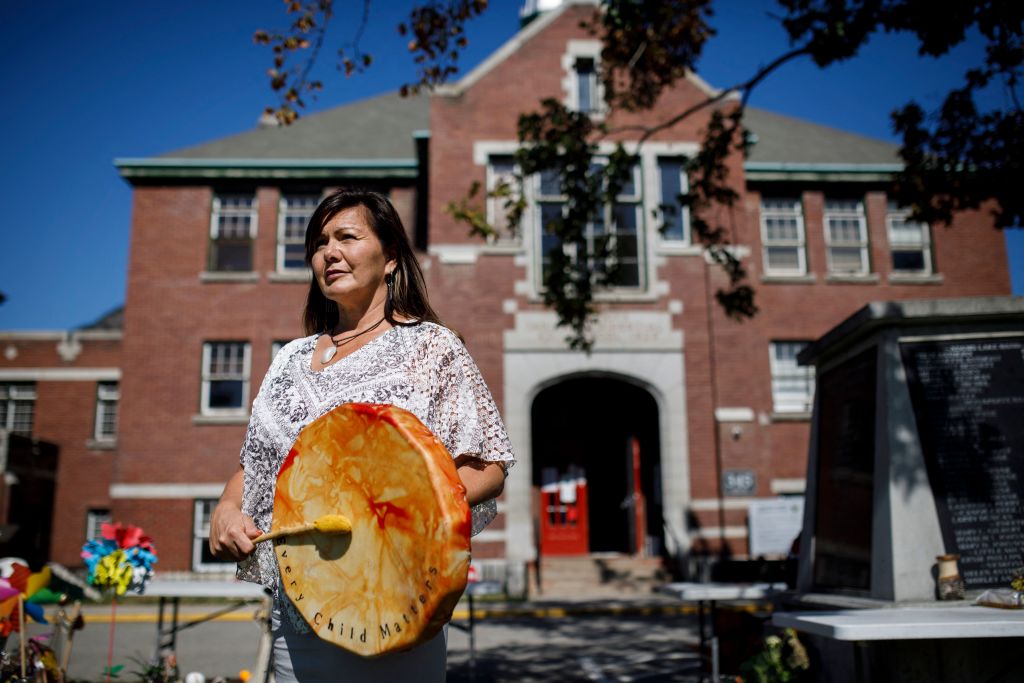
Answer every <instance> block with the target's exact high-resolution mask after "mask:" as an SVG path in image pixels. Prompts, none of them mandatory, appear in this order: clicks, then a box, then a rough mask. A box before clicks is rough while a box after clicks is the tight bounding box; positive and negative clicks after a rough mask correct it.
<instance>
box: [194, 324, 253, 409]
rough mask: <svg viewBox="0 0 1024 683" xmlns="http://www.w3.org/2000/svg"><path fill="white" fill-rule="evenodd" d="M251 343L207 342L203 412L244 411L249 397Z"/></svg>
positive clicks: (205, 349) (204, 352)
mask: <svg viewBox="0 0 1024 683" xmlns="http://www.w3.org/2000/svg"><path fill="white" fill-rule="evenodd" d="M249 361H250V359H249V344H248V343H246V342H209V343H206V344H203V388H202V412H203V414H204V415H238V414H241V413H244V412H245V410H246V407H247V404H248V398H249Z"/></svg>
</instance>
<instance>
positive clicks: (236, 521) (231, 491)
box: [210, 469, 263, 562]
mask: <svg viewBox="0 0 1024 683" xmlns="http://www.w3.org/2000/svg"><path fill="white" fill-rule="evenodd" d="M244 476H245V475H244V474H243V471H242V470H241V469H239V470H238V471H237V472H235V474H234V476H232V477H231V479H229V480H228V483H227V486H225V487H224V494H223V495H221V497H220V502H218V503H217V507H215V508H214V509H213V514H212V515H210V552H212V553H213V556H214V557H216V558H218V559H221V560H234V561H235V562H238V561H240V560H244V559H245V558H247V557H249V556H250V555H252V552H253V551H254V550H255V549H256V546H255V545H254V544H253V542H252V539H254V538H256V537H257V536H259V535H260V534H261V533H263V532H262V531H260V530H259V529H257V528H256V524H255V523H253V521H252V517H250V516H249V515H246V514H242V482H243V479H244Z"/></svg>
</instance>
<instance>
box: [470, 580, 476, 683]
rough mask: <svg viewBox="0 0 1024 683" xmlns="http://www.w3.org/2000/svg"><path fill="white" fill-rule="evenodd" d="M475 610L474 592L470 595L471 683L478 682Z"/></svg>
mask: <svg viewBox="0 0 1024 683" xmlns="http://www.w3.org/2000/svg"><path fill="white" fill-rule="evenodd" d="M474 612H475V610H474V609H473V592H472V591H470V593H469V681H470V683H475V681H476V639H475V637H474V635H473V630H474V627H475V626H476V614H474Z"/></svg>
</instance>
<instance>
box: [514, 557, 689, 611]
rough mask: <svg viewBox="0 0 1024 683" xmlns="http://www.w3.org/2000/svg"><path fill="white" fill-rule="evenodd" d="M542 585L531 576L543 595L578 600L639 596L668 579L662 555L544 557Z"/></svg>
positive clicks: (649, 591)
mask: <svg viewBox="0 0 1024 683" xmlns="http://www.w3.org/2000/svg"><path fill="white" fill-rule="evenodd" d="M540 577H541V582H542V583H541V586H540V591H539V593H538V591H537V582H536V576H533V577H531V578H532V581H531V586H530V587H531V591H532V593H534V594H537V595H538V596H539V597H542V598H544V599H564V600H576V599H585V598H614V597H621V596H625V595H628V596H634V597H635V596H639V595H645V594H649V593H651V592H653V590H654V588H655V586H657V585H658V584H661V583H665V582H667V581H668V580H669V573H668V572H667V571H666V570H665V569H664V567H663V566H662V562H661V560H660V558H649V557H633V556H629V555H614V554H604V553H602V554H600V555H581V556H574V557H542V558H541V564H540Z"/></svg>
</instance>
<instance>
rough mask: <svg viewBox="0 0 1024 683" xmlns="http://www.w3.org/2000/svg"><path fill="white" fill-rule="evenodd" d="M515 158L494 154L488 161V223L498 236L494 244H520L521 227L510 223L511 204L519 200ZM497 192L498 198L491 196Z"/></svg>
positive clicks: (508, 155)
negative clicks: (509, 211)
mask: <svg viewBox="0 0 1024 683" xmlns="http://www.w3.org/2000/svg"><path fill="white" fill-rule="evenodd" d="M515 174H516V163H515V157H513V156H512V155H511V154H492V155H491V156H490V157H488V159H487V222H488V223H490V224H491V225H492V226H494V229H495V230H497V231H498V234H497V235H495V237H494V240H493V241H494V242H506V243H509V242H518V234H519V226H516V225H511V224H510V223H509V222H508V210H509V206H508V205H509V204H510V203H512V202H515V201H517V200H518V199H519V187H518V181H517V180H516V177H515ZM495 191H497V194H498V196H491V195H492V193H495Z"/></svg>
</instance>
